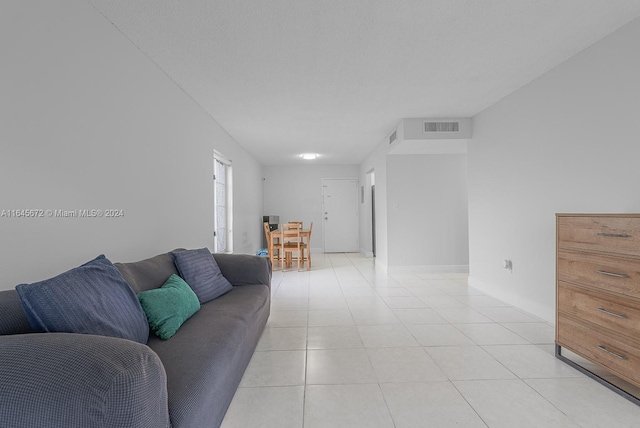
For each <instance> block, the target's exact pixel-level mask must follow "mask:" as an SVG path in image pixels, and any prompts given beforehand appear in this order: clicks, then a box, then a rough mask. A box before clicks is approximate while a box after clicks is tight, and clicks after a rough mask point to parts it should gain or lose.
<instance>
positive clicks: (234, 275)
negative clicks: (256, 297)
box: [213, 253, 271, 288]
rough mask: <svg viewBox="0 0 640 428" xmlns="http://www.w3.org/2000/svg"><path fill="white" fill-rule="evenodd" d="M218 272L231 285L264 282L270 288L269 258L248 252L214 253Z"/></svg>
mask: <svg viewBox="0 0 640 428" xmlns="http://www.w3.org/2000/svg"><path fill="white" fill-rule="evenodd" d="M213 257H214V258H215V259H216V263H218V266H219V267H220V272H222V275H224V277H225V278H227V280H228V281H229V282H230V283H231V285H234V286H237V285H252V284H264V285H266V286H267V287H269V288H271V260H269V259H268V258H266V257H258V256H251V255H248V254H218V253H216V254H214V255H213Z"/></svg>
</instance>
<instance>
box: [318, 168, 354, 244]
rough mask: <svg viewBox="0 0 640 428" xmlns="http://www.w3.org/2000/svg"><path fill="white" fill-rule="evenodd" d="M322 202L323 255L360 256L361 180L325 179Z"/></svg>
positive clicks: (323, 180)
mask: <svg viewBox="0 0 640 428" xmlns="http://www.w3.org/2000/svg"><path fill="white" fill-rule="evenodd" d="M322 200H323V203H322V205H323V210H322V211H323V226H324V227H323V231H324V252H325V253H354V252H357V251H358V234H359V233H358V232H359V230H358V180H357V179H355V178H323V179H322Z"/></svg>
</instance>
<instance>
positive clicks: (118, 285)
mask: <svg viewBox="0 0 640 428" xmlns="http://www.w3.org/2000/svg"><path fill="white" fill-rule="evenodd" d="M16 291H17V292H18V295H19V296H20V302H21V303H22V308H23V309H24V312H25V313H26V315H27V319H28V320H29V324H30V325H31V327H32V328H33V329H34V330H35V331H40V332H65V333H84V334H96V335H100V336H111V337H119V338H122V339H129V340H133V341H136V342H139V343H147V340H148V339H149V324H148V323H147V318H146V316H145V314H144V311H143V310H142V307H141V306H140V302H139V301H138V298H137V296H136V294H135V293H134V292H133V290H132V289H131V287H130V286H129V284H127V281H125V279H124V278H123V277H122V274H121V273H120V271H119V270H118V269H117V268H116V267H115V266H114V265H113V264H112V263H111V262H110V261H109V259H107V258H106V257H105V256H104V255H100V256H98V257H96V258H95V259H94V260H91V261H89V262H87V263H85V264H83V265H82V266H79V267H77V268H75V269H71V270H69V271H67V272H64V273H62V274H60V275H58V276H55V277H53V278H50V279H47V280H44V281H39V282H34V283H32V284H20V285H17V286H16Z"/></svg>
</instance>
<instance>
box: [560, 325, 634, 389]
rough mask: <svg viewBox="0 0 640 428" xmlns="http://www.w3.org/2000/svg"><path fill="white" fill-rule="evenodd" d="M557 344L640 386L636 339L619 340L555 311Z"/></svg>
mask: <svg viewBox="0 0 640 428" xmlns="http://www.w3.org/2000/svg"><path fill="white" fill-rule="evenodd" d="M558 344H559V345H561V346H564V347H566V348H567V349H569V350H571V351H573V352H575V353H576V354H578V355H582V356H583V357H585V358H587V359H589V360H591V361H593V362H595V363H598V364H600V365H601V366H603V367H605V368H607V369H608V370H610V371H612V372H614V373H615V374H617V375H618V376H620V377H622V378H624V379H625V380H627V381H629V382H631V383H633V384H635V385H636V386H640V349H638V346H637V345H636V343H635V342H631V341H629V340H625V341H621V340H618V339H617V338H616V337H615V335H610V334H606V333H605V332H604V330H603V331H596V330H593V329H591V328H589V327H588V326H586V325H584V324H582V323H581V322H578V321H576V320H574V319H572V318H570V317H567V316H565V315H563V314H558Z"/></svg>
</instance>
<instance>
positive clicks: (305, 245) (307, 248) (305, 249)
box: [300, 222, 313, 270]
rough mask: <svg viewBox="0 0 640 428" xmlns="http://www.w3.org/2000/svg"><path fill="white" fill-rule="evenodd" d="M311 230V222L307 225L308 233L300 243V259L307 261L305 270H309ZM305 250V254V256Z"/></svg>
mask: <svg viewBox="0 0 640 428" xmlns="http://www.w3.org/2000/svg"><path fill="white" fill-rule="evenodd" d="M312 231H313V222H311V224H310V225H309V235H307V240H306V241H304V242H302V243H301V244H300V249H301V250H302V261H303V262H305V261H306V263H307V270H311V244H310V242H311V232H312ZM305 252H306V256H305Z"/></svg>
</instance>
